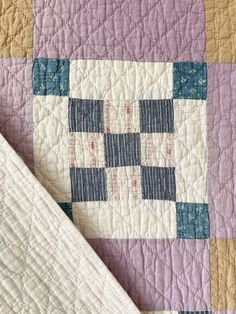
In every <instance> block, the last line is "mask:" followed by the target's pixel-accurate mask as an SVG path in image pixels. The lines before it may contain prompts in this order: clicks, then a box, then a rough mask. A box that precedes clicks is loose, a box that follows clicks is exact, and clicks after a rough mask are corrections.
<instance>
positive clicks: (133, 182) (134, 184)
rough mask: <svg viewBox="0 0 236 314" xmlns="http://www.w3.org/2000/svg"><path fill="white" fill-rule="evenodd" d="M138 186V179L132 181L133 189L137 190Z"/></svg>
mask: <svg viewBox="0 0 236 314" xmlns="http://www.w3.org/2000/svg"><path fill="white" fill-rule="evenodd" d="M137 185H138V182H137V180H136V179H134V180H133V181H132V187H133V188H136V187H137Z"/></svg>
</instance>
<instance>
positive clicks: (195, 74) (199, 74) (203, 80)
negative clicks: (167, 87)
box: [173, 62, 207, 99]
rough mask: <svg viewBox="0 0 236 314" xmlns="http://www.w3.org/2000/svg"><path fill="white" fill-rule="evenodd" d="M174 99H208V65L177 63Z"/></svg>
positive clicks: (174, 79) (174, 74)
mask: <svg viewBox="0 0 236 314" xmlns="http://www.w3.org/2000/svg"><path fill="white" fill-rule="evenodd" d="M173 81H174V86H173V98H174V99H206V98H207V64H206V63H205V62H177V63H174V66H173Z"/></svg>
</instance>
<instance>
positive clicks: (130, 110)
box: [126, 106, 132, 114]
mask: <svg viewBox="0 0 236 314" xmlns="http://www.w3.org/2000/svg"><path fill="white" fill-rule="evenodd" d="M126 112H127V113H128V114H130V113H132V109H131V107H130V106H128V107H127V108H126Z"/></svg>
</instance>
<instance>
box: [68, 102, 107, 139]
mask: <svg viewBox="0 0 236 314" xmlns="http://www.w3.org/2000/svg"><path fill="white" fill-rule="evenodd" d="M103 125H104V123H103V101H102V100H90V99H76V98H70V99H69V130H70V132H89V133H100V132H103V129H104V126H103Z"/></svg>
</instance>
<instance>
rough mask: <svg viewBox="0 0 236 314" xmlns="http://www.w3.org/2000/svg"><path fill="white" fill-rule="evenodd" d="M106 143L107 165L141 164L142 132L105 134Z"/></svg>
mask: <svg viewBox="0 0 236 314" xmlns="http://www.w3.org/2000/svg"><path fill="white" fill-rule="evenodd" d="M104 143H105V159H106V166H107V167H122V166H137V165H140V163H141V151H140V146H141V143H140V134H138V133H128V134H105V135H104Z"/></svg>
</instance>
